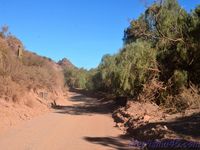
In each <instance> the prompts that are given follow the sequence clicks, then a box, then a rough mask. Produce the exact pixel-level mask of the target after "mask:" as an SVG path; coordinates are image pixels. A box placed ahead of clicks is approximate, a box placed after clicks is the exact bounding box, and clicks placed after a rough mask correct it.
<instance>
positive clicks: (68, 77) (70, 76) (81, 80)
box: [64, 68, 87, 89]
mask: <svg viewBox="0 0 200 150" xmlns="http://www.w3.org/2000/svg"><path fill="white" fill-rule="evenodd" d="M64 76H65V84H66V85H67V86H69V87H71V88H81V89H85V88H86V83H87V71H86V70H84V69H77V68H64Z"/></svg>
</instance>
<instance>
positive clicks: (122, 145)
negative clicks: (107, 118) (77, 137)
mask: <svg viewBox="0 0 200 150" xmlns="http://www.w3.org/2000/svg"><path fill="white" fill-rule="evenodd" d="M84 139H85V140H86V141H88V142H91V143H94V144H99V145H103V146H106V147H108V148H112V149H116V150H133V148H131V147H130V146H129V143H128V141H129V137H128V136H125V135H121V136H119V137H84Z"/></svg>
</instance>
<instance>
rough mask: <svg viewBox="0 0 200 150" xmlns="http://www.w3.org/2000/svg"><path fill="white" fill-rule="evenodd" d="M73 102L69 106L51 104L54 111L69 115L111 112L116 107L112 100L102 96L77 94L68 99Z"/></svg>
mask: <svg viewBox="0 0 200 150" xmlns="http://www.w3.org/2000/svg"><path fill="white" fill-rule="evenodd" d="M69 101H72V102H78V103H74V104H73V105H70V106H61V105H52V108H53V109H55V110H57V111H56V113H61V114H71V115H92V114H105V115H106V114H111V113H112V112H113V111H114V109H116V106H115V103H114V102H113V100H104V99H103V98H100V99H98V98H93V97H88V96H84V95H82V94H77V95H75V96H73V97H71V98H70V99H69Z"/></svg>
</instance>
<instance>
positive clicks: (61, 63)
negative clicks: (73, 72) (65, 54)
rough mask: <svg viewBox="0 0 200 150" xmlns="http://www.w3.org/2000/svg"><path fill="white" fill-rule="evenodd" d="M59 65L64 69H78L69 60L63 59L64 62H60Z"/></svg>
mask: <svg viewBox="0 0 200 150" xmlns="http://www.w3.org/2000/svg"><path fill="white" fill-rule="evenodd" d="M58 65H60V66H61V67H62V68H76V67H75V66H74V65H73V64H72V63H71V62H70V61H69V60H68V59H67V58H63V59H62V60H60V61H58Z"/></svg>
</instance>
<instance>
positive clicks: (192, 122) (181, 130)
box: [128, 113, 200, 140]
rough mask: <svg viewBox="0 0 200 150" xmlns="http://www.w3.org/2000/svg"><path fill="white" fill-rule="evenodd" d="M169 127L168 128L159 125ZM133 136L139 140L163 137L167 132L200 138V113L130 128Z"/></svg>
mask: <svg viewBox="0 0 200 150" xmlns="http://www.w3.org/2000/svg"><path fill="white" fill-rule="evenodd" d="M159 126H160V127H164V126H165V127H167V129H163V128H160V129H159V130H157V131H155V130H154V129H157V128H158V127H159ZM128 132H129V133H130V134H131V135H132V137H134V138H136V139H138V140H156V139H162V138H164V137H165V135H167V134H171V135H172V134H174V135H177V136H178V137H179V138H183V139H186V138H190V139H191V138H192V139H195V140H200V113H196V114H192V115H191V116H187V117H180V118H177V119H175V120H172V121H169V122H156V123H149V124H146V125H143V126H140V127H138V128H136V129H131V128H130V129H128Z"/></svg>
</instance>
